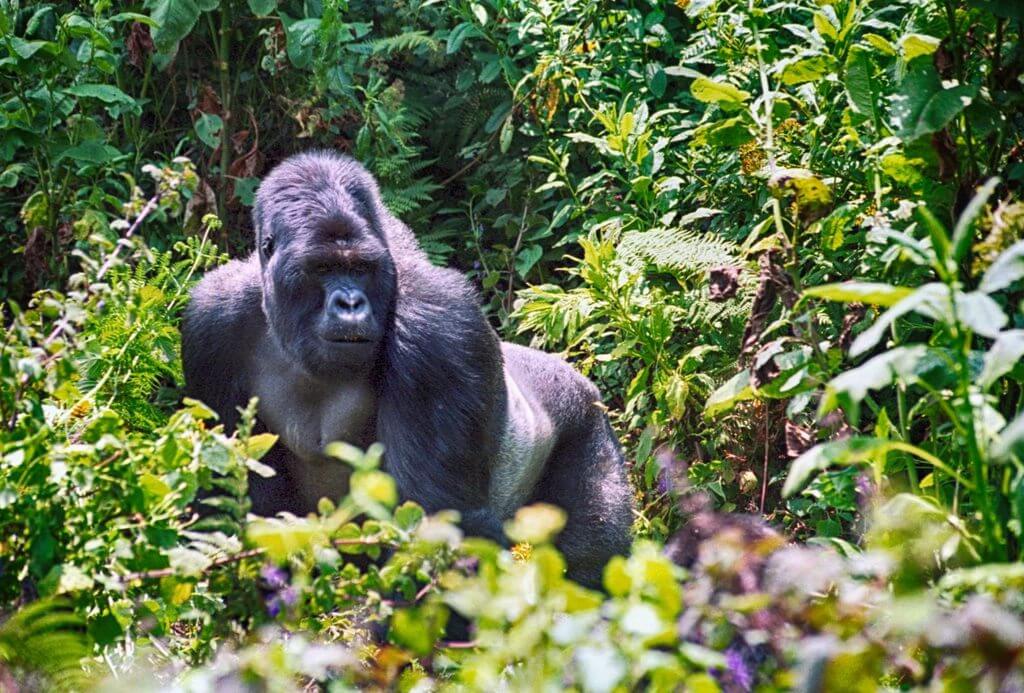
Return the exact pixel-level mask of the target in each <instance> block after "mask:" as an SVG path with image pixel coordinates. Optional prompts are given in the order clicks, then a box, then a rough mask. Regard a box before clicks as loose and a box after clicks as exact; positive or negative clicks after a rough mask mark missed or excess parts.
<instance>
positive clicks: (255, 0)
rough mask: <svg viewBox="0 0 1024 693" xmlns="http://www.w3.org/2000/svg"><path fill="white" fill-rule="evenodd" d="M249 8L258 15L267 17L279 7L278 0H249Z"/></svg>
mask: <svg viewBox="0 0 1024 693" xmlns="http://www.w3.org/2000/svg"><path fill="white" fill-rule="evenodd" d="M249 9H250V10H251V11H252V13H253V14H254V15H256V16H257V17H266V16H267V15H269V14H270V13H271V12H273V11H274V10H276V9H277V0H249Z"/></svg>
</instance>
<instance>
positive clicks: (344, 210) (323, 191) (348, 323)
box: [254, 153, 396, 377]
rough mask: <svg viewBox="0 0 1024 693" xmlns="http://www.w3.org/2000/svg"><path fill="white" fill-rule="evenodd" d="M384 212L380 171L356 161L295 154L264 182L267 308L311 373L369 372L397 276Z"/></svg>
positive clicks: (259, 222) (259, 218) (260, 237)
mask: <svg viewBox="0 0 1024 693" xmlns="http://www.w3.org/2000/svg"><path fill="white" fill-rule="evenodd" d="M380 217H381V210H380V201H379V195H378V192H377V186H376V184H375V182H374V180H373V178H372V177H371V176H370V175H369V174H368V173H367V172H366V170H365V169H364V168H363V167H362V166H360V165H359V164H357V163H356V162H354V161H351V160H349V159H342V158H340V157H337V156H332V155H330V154H326V153H309V154H305V155H300V156H297V157H293V158H291V159H288V161H286V162H285V163H284V164H282V165H280V166H278V167H277V168H276V169H274V171H273V172H272V173H271V174H270V175H269V176H268V177H267V178H266V179H264V181H263V182H262V184H261V185H260V188H259V192H258V193H257V196H256V207H255V210H254V218H255V222H256V242H257V248H258V252H259V260H260V268H261V274H262V283H263V310H264V313H265V314H266V317H267V322H268V328H269V331H270V334H271V335H272V336H273V338H274V340H275V341H276V342H277V344H278V345H279V346H280V347H281V348H282V349H283V350H284V352H285V353H286V354H288V355H289V356H290V357H291V358H293V359H295V361H296V362H297V363H299V364H301V365H302V366H303V368H304V369H305V370H306V371H308V372H309V373H310V374H311V375H313V376H316V377H327V376H330V375H332V374H336V373H337V372H338V370H339V369H341V370H356V369H360V370H362V369H366V368H367V367H369V366H371V365H372V364H373V363H374V361H375V360H376V359H377V357H378V356H379V354H380V352H381V346H382V340H383V339H384V335H385V331H386V330H387V328H388V325H389V323H390V321H391V319H392V315H393V311H394V302H395V292H396V289H395V286H396V284H395V281H396V280H395V277H396V273H395V266H394V262H393V261H392V258H391V254H390V252H389V250H388V247H387V243H386V240H385V237H384V233H383V231H382V229H381V227H380Z"/></svg>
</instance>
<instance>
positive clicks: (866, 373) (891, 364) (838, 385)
mask: <svg viewBox="0 0 1024 693" xmlns="http://www.w3.org/2000/svg"><path fill="white" fill-rule="evenodd" d="M927 353H928V347H926V346H924V345H923V344H917V345H914V346H907V347H896V348H894V349H890V350H889V351H886V352H885V353H882V354H879V355H878V356H875V357H873V358H870V359H868V360H867V361H865V362H864V363H862V364H861V365H859V366H857V367H856V368H853V369H851V370H848V371H846V372H845V373H841V374H840V375H837V376H836V377H835V378H833V379H832V380H831V381H830V382H829V383H828V385H827V386H826V387H825V396H824V397H823V398H822V400H821V408H820V412H821V413H822V414H825V413H827V412H830V411H832V410H834V409H836V408H837V407H838V406H840V397H841V396H843V397H846V398H848V399H849V400H850V401H851V402H853V403H855V404H856V403H859V402H861V401H862V400H863V399H864V398H865V397H867V395H868V392H870V391H871V390H879V389H881V388H883V387H887V386H888V385H891V384H892V381H893V379H894V378H897V377H898V378H900V379H902V380H903V381H904V382H905V383H907V384H912V383H913V382H915V381H916V380H917V376H916V374H915V369H916V368H917V365H918V364H919V363H920V361H921V360H922V359H923V358H924V357H925V355H927Z"/></svg>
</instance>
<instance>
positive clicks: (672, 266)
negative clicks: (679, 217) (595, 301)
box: [618, 228, 742, 277]
mask: <svg viewBox="0 0 1024 693" xmlns="http://www.w3.org/2000/svg"><path fill="white" fill-rule="evenodd" d="M618 256H619V259H620V261H621V262H622V263H623V264H624V265H625V266H627V267H630V268H640V267H643V266H644V265H648V264H649V265H654V266H655V267H656V268H658V269H660V270H667V271H670V272H672V273H674V274H677V275H682V276H688V277H689V276H693V275H695V274H697V273H703V272H706V271H707V270H709V269H711V268H712V267H722V266H734V267H738V266H741V265H742V262H741V260H740V257H739V249H738V248H737V246H736V244H735V243H732V242H730V241H727V240H725V239H724V238H721V237H720V236H717V235H712V234H703V233H698V232H696V231H691V230H689V229H680V228H674V229H652V230H650V231H630V232H628V233H626V234H625V235H623V237H622V240H621V241H620V242H619V247H618Z"/></svg>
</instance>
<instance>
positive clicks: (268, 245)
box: [260, 236, 274, 258]
mask: <svg viewBox="0 0 1024 693" xmlns="http://www.w3.org/2000/svg"><path fill="white" fill-rule="evenodd" d="M260 252H261V253H263V257H265V258H269V257H270V256H271V255H273V254H274V237H273V236H267V237H265V238H264V239H263V243H261V244H260Z"/></svg>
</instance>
